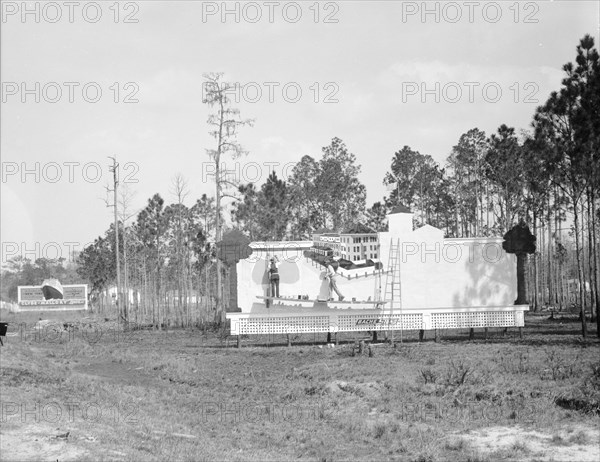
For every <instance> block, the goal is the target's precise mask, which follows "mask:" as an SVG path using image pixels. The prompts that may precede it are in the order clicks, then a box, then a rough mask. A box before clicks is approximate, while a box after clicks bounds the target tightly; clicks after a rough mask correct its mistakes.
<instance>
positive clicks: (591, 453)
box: [462, 426, 600, 462]
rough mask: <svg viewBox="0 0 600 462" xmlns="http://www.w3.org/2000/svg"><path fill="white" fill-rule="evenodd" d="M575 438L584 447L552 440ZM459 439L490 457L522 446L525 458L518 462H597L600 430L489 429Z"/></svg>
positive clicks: (562, 428) (578, 428) (579, 428)
mask: <svg viewBox="0 0 600 462" xmlns="http://www.w3.org/2000/svg"><path fill="white" fill-rule="evenodd" d="M574 434H579V435H581V436H582V437H583V438H582V439H583V440H584V441H585V443H584V444H577V443H569V444H568V445H561V444H560V443H559V444H557V443H556V442H555V441H553V436H554V437H556V436H560V437H562V438H563V440H565V441H568V440H569V438H570V437H571V436H572V435H574ZM583 435H585V436H583ZM462 437H463V438H464V439H465V440H467V441H468V442H469V444H470V445H471V447H472V448H473V449H475V450H477V451H479V452H480V453H481V454H489V453H491V452H494V451H496V450H499V449H500V450H501V449H510V448H511V447H513V446H514V445H515V444H517V445H523V446H524V447H525V448H526V449H525V450H524V452H526V455H524V456H522V457H519V459H518V460H519V461H554V462H561V461H565V462H566V461H570V462H571V461H572V462H588V461H589V462H597V461H599V460H600V430H599V429H598V428H589V427H584V426H575V427H566V426H565V427H560V428H558V429H557V430H556V431H554V432H553V433H552V434H549V433H543V432H539V431H533V430H525V429H523V428H521V427H488V428H484V429H482V430H478V431H472V432H470V433H469V434H466V435H462Z"/></svg>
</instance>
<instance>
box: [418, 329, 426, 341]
mask: <svg viewBox="0 0 600 462" xmlns="http://www.w3.org/2000/svg"><path fill="white" fill-rule="evenodd" d="M424 338H425V331H424V330H423V329H421V330H420V331H419V342H422V341H423V339H424Z"/></svg>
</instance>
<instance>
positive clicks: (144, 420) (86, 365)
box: [0, 313, 600, 461]
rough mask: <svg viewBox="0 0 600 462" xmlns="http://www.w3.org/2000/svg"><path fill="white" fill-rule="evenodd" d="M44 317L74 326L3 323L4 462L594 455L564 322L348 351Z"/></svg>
mask: <svg viewBox="0 0 600 462" xmlns="http://www.w3.org/2000/svg"><path fill="white" fill-rule="evenodd" d="M43 316H44V318H48V319H51V320H54V321H57V322H58V321H60V322H61V323H62V322H64V321H74V322H75V323H76V326H75V327H74V329H72V330H71V331H70V332H64V331H60V330H58V329H57V326H58V324H49V325H46V326H45V327H44V328H43V329H38V330H35V329H32V327H33V323H34V322H35V320H37V319H38V314H37V313H35V314H7V313H2V316H1V317H2V320H3V321H8V322H10V323H11V324H10V327H9V334H11V335H9V336H8V337H6V341H5V346H3V347H0V348H1V349H0V353H1V356H0V379H1V410H2V420H1V423H0V449H1V452H0V458H1V459H2V460H7V461H8V460H57V459H58V460H94V461H95V460H144V461H154V460H156V461H162V460H292V459H303V460H318V461H325V460H327V461H329V460H332V461H333V460H407V461H436V460H441V461H446V460H453V461H454V460H458V461H460V460H462V461H496V460H556V461H559V460H573V461H583V460H599V459H600V449H599V447H600V446H599V444H600V441H599V438H600V361H599V353H600V348H599V346H600V343H599V342H598V339H597V338H596V332H595V328H594V326H591V332H590V338H589V339H588V341H587V342H583V341H582V340H581V338H580V334H579V331H580V325H579V324H578V323H577V321H576V319H575V318H574V317H564V318H561V319H555V320H549V319H548V314H545V315H543V316H539V315H528V316H527V317H526V327H525V329H524V337H523V339H520V338H519V337H518V334H517V332H516V329H515V330H511V331H509V332H508V334H507V335H506V336H505V337H504V336H503V335H502V330H501V329H497V330H495V329H490V332H489V338H488V339H487V340H484V339H483V333H482V332H477V335H476V338H475V340H473V341H469V340H468V330H454V331H448V332H442V341H441V342H440V343H435V342H433V339H432V335H431V334H430V333H428V334H429V335H428V337H427V338H426V339H425V341H423V342H418V333H417V332H405V333H404V335H403V343H402V344H397V345H396V347H392V346H391V345H389V344H386V343H381V344H377V345H372V346H371V347H370V348H369V347H368V346H367V347H366V348H364V350H363V351H362V352H359V351H357V349H356V348H355V343H354V341H355V340H357V339H359V338H360V336H354V335H346V336H341V337H340V339H339V340H340V343H339V345H338V346H336V347H330V346H328V345H327V344H325V337H326V336H325V335H324V334H319V335H304V336H301V337H299V336H296V337H293V338H292V340H293V346H292V347H287V346H286V345H287V338H285V337H284V336H262V337H258V338H255V337H251V338H245V339H243V341H242V348H241V349H237V348H235V346H236V342H235V339H233V338H231V337H228V336H227V335H225V334H219V333H218V332H217V333H210V332H206V333H203V332H201V331H181V330H171V331H168V332H164V331H163V332H149V331H134V332H122V331H120V330H119V328H118V326H116V325H114V324H113V323H111V322H105V321H104V319H102V320H96V322H92V323H91V324H90V325H83V324H81V323H80V321H81V320H78V319H77V315H75V314H69V313H66V314H64V313H63V314H58V313H56V314H54V315H53V316H54V319H52V317H50V315H43ZM20 323H21V324H20ZM77 323H79V324H77ZM61 325H62V324H61ZM398 337H399V336H398V334H396V340H398ZM362 338H366V333H365V335H364V336H363V337H362ZM382 338H383V335H381V334H380V340H382Z"/></svg>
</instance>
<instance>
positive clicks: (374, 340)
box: [373, 330, 377, 343]
mask: <svg viewBox="0 0 600 462" xmlns="http://www.w3.org/2000/svg"><path fill="white" fill-rule="evenodd" d="M376 342H377V331H376V330H374V331H373V343H376Z"/></svg>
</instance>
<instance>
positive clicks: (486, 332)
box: [483, 327, 488, 340]
mask: <svg viewBox="0 0 600 462" xmlns="http://www.w3.org/2000/svg"><path fill="white" fill-rule="evenodd" d="M483 338H484V339H486V340H487V339H488V328H487V327H485V328H484V330H483Z"/></svg>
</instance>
